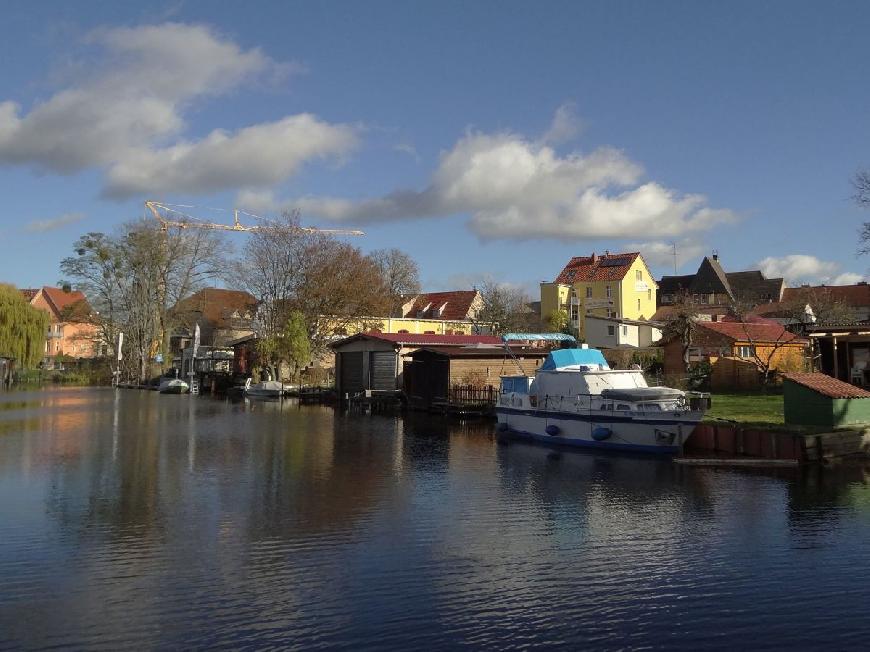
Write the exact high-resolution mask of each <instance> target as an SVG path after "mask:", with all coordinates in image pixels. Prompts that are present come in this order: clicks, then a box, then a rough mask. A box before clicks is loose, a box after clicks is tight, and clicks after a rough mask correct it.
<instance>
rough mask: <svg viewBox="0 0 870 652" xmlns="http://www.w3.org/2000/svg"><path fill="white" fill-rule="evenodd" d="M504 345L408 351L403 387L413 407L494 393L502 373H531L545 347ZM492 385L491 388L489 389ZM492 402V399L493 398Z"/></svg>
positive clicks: (429, 406) (542, 355)
mask: <svg viewBox="0 0 870 652" xmlns="http://www.w3.org/2000/svg"><path fill="white" fill-rule="evenodd" d="M510 351H511V352H510V355H508V353H507V351H506V350H505V348H504V347H503V346H500V347H493V346H479V345H475V346H462V347H457V346H427V347H423V348H421V349H418V350H416V351H414V352H413V353H411V355H410V358H411V361H410V363H408V364H406V365H405V375H404V388H405V394H406V395H407V397H408V402H409V404H410V405H411V406H412V407H419V408H424V409H428V408H431V407H433V406H434V405H438V404H443V405H447V404H450V403H452V402H457V401H460V400H464V397H470V396H473V395H476V394H484V393H486V390H490V393H491V394H492V395H493V397H494V396H495V392H497V390H498V387H499V384H500V381H501V376H513V375H516V374H518V373H522V374H526V375H528V376H532V375H534V373H535V370H537V368H538V367H540V366H541V363H542V362H543V361H544V359H545V358H546V357H547V354H548V353H549V350H548V349H542V348H530V347H511V350H510ZM490 388H491V389H490ZM493 402H494V401H493Z"/></svg>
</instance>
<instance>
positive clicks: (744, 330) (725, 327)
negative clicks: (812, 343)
mask: <svg viewBox="0 0 870 652" xmlns="http://www.w3.org/2000/svg"><path fill="white" fill-rule="evenodd" d="M696 323H697V325H698V327H699V328H706V329H707V330H711V331H713V332H715V333H718V334H720V335H724V336H725V337H727V338H729V339H732V340H735V341H742V342H745V341H749V340H752V341H753V342H766V343H776V342H779V343H781V342H795V343H798V342H805V341H806V340H803V339H801V338H799V337H798V336H797V335H795V334H794V333H790V332H789V331H787V330H786V329H785V328H783V327H782V326H781V325H780V324H778V323H776V322H775V321H770V320H767V319H760V318H759V319H758V320H757V321H753V322H734V321H699V322H696Z"/></svg>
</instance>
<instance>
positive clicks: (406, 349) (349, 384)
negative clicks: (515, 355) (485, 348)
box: [331, 332, 504, 396]
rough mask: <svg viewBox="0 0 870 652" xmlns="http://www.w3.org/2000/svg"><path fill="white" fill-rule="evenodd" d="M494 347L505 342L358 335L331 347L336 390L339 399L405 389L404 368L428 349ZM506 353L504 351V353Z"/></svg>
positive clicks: (465, 337)
mask: <svg viewBox="0 0 870 652" xmlns="http://www.w3.org/2000/svg"><path fill="white" fill-rule="evenodd" d="M469 345H490V346H493V347H500V346H501V345H502V341H501V339H500V338H498V337H493V336H490V335H437V334H435V335H432V334H423V335H419V334H413V333H376V332H369V333H358V334H357V335H352V336H351V337H347V338H345V339H342V340H340V341H338V342H334V343H333V344H332V345H331V348H332V350H333V351H334V353H335V377H336V388H337V390H338V394H339V396H344V395H346V394H347V395H353V394H356V393H357V392H360V391H363V390H368V389H371V390H381V391H385V390H386V391H390V390H397V389H401V388H402V382H403V373H404V365H405V363H406V362H410V361H411V357H410V355H411V353H412V352H414V351H416V350H417V349H419V348H421V347H424V346H452V347H459V346H469ZM503 350H504V349H502V351H503Z"/></svg>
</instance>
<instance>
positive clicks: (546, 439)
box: [502, 427, 680, 455]
mask: <svg viewBox="0 0 870 652" xmlns="http://www.w3.org/2000/svg"><path fill="white" fill-rule="evenodd" d="M502 434H508V435H515V436H516V437H518V438H520V439H533V440H535V441H540V442H543V443H545V444H550V445H552V446H572V447H577V448H598V449H605V450H614V451H627V452H630V451H636V452H639V453H656V454H658V455H676V454H678V453H679V452H680V448H679V446H646V445H640V444H638V445H635V444H615V443H612V442H608V441H594V440H587V439H562V438H561V437H552V436H550V435H539V434H537V433H534V432H527V431H525V430H514V429H513V428H510V427H509V429H508V430H507V431H506V432H503V433H502Z"/></svg>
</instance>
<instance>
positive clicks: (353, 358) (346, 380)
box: [339, 351, 365, 394]
mask: <svg viewBox="0 0 870 652" xmlns="http://www.w3.org/2000/svg"><path fill="white" fill-rule="evenodd" d="M339 357H340V358H341V390H340V391H341V392H342V393H343V394H356V393H357V392H361V391H362V390H364V389H365V387H364V386H363V352H362V351H352V352H348V353H340V354H339Z"/></svg>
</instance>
